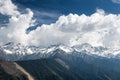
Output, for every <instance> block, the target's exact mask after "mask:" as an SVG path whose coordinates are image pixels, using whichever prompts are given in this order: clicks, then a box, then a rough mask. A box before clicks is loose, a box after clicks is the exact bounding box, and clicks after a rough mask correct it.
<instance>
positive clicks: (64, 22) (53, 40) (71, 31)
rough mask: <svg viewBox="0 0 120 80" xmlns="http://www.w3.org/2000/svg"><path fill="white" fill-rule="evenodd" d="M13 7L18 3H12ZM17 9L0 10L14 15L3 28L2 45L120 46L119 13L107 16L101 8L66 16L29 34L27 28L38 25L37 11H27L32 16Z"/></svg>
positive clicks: (0, 36)
mask: <svg viewBox="0 0 120 80" xmlns="http://www.w3.org/2000/svg"><path fill="white" fill-rule="evenodd" d="M7 1H10V0H7ZM4 4H5V3H4ZM11 5H14V4H13V3H12V2H11ZM2 6H5V5H2ZM14 7H16V8H12V10H11V11H13V12H14V11H15V12H14V13H13V12H12V13H9V14H7V12H4V11H0V13H2V14H6V15H11V17H10V19H9V23H8V24H7V27H4V28H1V29H0V42H3V43H7V42H9V41H13V42H19V43H22V44H25V45H36V46H44V47H46V46H50V45H55V44H64V45H67V46H75V45H80V44H82V43H89V44H91V45H93V46H105V47H111V48H119V47H120V15H119V14H118V15H116V14H108V13H107V14H106V13H105V11H104V10H101V9H98V10H97V11H96V12H95V13H94V14H92V15H90V16H87V15H85V14H82V15H77V14H69V15H67V16H65V15H63V16H60V17H59V19H58V20H57V21H56V22H55V23H51V24H50V25H46V24H43V25H42V26H38V27H37V29H35V30H32V31H30V32H29V33H28V34H27V33H26V29H27V28H29V27H30V25H34V20H32V17H33V12H32V11H31V10H30V9H27V10H28V13H26V14H21V13H20V12H19V11H18V10H17V6H16V5H14ZM0 8H1V7H0ZM3 12H4V13H3ZM18 13H19V14H18ZM12 14H17V15H16V16H14V15H12Z"/></svg>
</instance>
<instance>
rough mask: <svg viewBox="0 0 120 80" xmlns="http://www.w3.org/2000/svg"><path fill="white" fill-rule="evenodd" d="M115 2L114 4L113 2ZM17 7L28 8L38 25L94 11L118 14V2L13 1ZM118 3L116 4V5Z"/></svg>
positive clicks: (70, 0) (119, 7)
mask: <svg viewBox="0 0 120 80" xmlns="http://www.w3.org/2000/svg"><path fill="white" fill-rule="evenodd" d="M115 1H116V2H115ZM13 2H14V3H16V4H17V5H18V6H20V7H23V8H30V9H32V10H33V11H34V13H35V14H34V16H35V17H36V18H38V17H39V18H38V19H37V21H38V24H39V25H40V24H43V23H46V24H50V23H51V22H55V21H56V20H57V19H58V17H59V16H61V15H63V14H64V15H68V14H69V13H73V14H78V15H81V14H86V15H91V14H93V13H94V12H96V9H103V10H104V11H105V12H107V13H112V14H119V13H120V4H119V2H120V1H119V0H114V2H113V1H112V0H13ZM117 2H118V3H117Z"/></svg>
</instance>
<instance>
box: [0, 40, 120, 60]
mask: <svg viewBox="0 0 120 80" xmlns="http://www.w3.org/2000/svg"><path fill="white" fill-rule="evenodd" d="M58 49H59V50H62V51H64V52H65V53H66V54H72V53H74V51H76V52H77V53H78V54H79V53H83V54H84V52H85V53H86V54H88V55H97V56H102V57H107V58H115V57H120V49H111V48H105V47H102V46H99V47H94V46H92V45H90V44H88V43H84V44H80V45H76V46H73V47H69V46H65V45H52V46H49V47H47V48H41V47H35V46H23V45H21V44H20V43H18V44H15V43H12V42H10V43H8V44H5V45H4V46H0V51H2V52H4V53H5V54H11V55H12V54H13V55H17V56H18V57H22V56H27V55H31V54H33V55H39V56H49V55H51V54H53V53H54V51H56V50H58Z"/></svg>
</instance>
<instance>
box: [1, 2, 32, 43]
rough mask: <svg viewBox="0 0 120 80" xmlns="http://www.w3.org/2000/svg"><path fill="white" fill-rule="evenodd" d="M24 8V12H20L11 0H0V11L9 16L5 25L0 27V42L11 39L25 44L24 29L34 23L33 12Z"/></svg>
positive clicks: (25, 35) (26, 37)
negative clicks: (25, 11)
mask: <svg viewBox="0 0 120 80" xmlns="http://www.w3.org/2000/svg"><path fill="white" fill-rule="evenodd" d="M26 10H27V13H26V14H21V13H20V12H19V11H18V8H17V6H16V5H14V4H13V3H12V1H11V0H0V13H1V14H3V15H8V16H10V18H9V23H8V24H7V26H6V27H1V29H0V42H1V44H2V43H6V42H10V41H12V42H20V43H22V44H25V45H27V40H28V36H27V34H26V29H27V28H29V27H30V26H31V25H33V24H34V20H32V17H33V12H32V11H31V10H30V9H26Z"/></svg>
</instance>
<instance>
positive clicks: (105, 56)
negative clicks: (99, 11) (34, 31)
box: [0, 42, 120, 80]
mask: <svg viewBox="0 0 120 80" xmlns="http://www.w3.org/2000/svg"><path fill="white" fill-rule="evenodd" d="M119 55H120V50H119V49H111V48H106V47H102V46H99V47H94V46H92V45H90V44H87V43H84V44H81V45H77V46H72V47H69V46H65V45H52V46H49V47H45V48H43V47H36V46H23V45H21V44H20V43H17V44H16V43H13V42H10V43H7V44H5V45H3V46H1V47H0V60H1V61H2V62H1V65H4V63H5V64H6V65H9V66H10V67H9V70H11V71H14V70H13V68H11V66H14V65H15V64H17V65H19V66H20V67H21V68H22V69H24V70H25V71H26V72H27V73H28V74H29V75H30V76H31V77H32V76H33V78H34V80H119V79H120V76H119V74H120V68H119V67H120V56H119ZM15 69H17V66H15ZM0 71H4V72H6V73H7V72H9V71H6V66H5V67H4V66H2V68H1V70H0ZM18 71H19V70H18ZM1 74H2V75H3V73H1ZM23 74H24V73H23ZM6 75H8V74H6ZM24 75H25V74H24ZM19 76H20V75H19ZM13 77H14V75H13ZM2 78H3V77H0V79H2ZM3 80H7V79H5V78H3ZM8 80H11V79H8ZM12 80H30V79H28V77H27V78H26V79H23V76H22V77H21V76H20V79H17V78H16V79H12Z"/></svg>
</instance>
